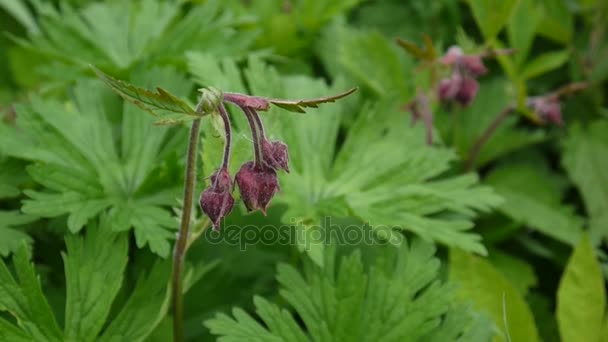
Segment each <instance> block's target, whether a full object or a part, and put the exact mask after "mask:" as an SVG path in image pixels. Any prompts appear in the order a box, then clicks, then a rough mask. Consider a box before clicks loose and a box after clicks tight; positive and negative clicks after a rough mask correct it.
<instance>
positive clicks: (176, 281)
mask: <svg viewBox="0 0 608 342" xmlns="http://www.w3.org/2000/svg"><path fill="white" fill-rule="evenodd" d="M197 110H198V108H197ZM200 127H201V120H200V119H197V120H194V121H193V122H192V127H191V128H190V140H189V143H188V155H187V159H186V180H185V181H184V200H183V202H184V208H183V210H182V217H181V223H180V226H179V232H178V233H177V239H176V241H175V249H174V250H173V274H172V278H171V291H172V293H171V296H172V299H173V341H174V342H182V341H183V340H184V297H183V293H182V273H183V270H184V260H185V258H186V249H187V246H188V230H189V228H190V218H191V215H192V202H193V201H192V197H193V193H194V186H195V181H196V157H197V147H198V137H199V131H200Z"/></svg>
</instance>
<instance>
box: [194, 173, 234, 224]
mask: <svg viewBox="0 0 608 342" xmlns="http://www.w3.org/2000/svg"><path fill="white" fill-rule="evenodd" d="M210 178H211V185H210V186H209V187H208V188H207V189H205V190H204V191H203V192H202V193H201V196H200V200H199V204H200V206H201V209H202V210H203V212H204V213H205V214H206V215H207V216H209V219H211V222H212V223H213V228H214V229H215V230H219V226H220V221H221V220H222V218H224V217H226V216H227V215H228V214H229V213H230V211H231V210H232V207H233V206H234V198H233V197H232V194H231V192H232V178H231V177H230V173H229V172H228V169H226V168H222V169H219V170H217V171H216V172H214V173H213V175H211V177H210Z"/></svg>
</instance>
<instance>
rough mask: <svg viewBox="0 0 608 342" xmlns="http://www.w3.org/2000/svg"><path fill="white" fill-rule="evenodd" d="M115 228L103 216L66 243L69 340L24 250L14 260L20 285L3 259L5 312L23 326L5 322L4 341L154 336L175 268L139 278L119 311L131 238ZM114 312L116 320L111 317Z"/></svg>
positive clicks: (0, 290)
mask: <svg viewBox="0 0 608 342" xmlns="http://www.w3.org/2000/svg"><path fill="white" fill-rule="evenodd" d="M111 222H112V221H111V220H109V219H108V217H107V216H103V217H102V218H101V219H100V220H99V224H92V225H91V226H90V227H89V228H88V229H87V233H86V235H85V236H84V237H80V236H77V235H69V236H67V237H66V245H67V253H66V254H63V260H64V266H65V277H66V303H65V310H66V313H65V327H64V334H65V335H64V334H62V332H61V330H60V328H59V327H58V325H57V323H56V322H55V317H54V316H53V312H52V311H51V307H50V306H49V304H48V302H47V300H46V298H45V297H44V295H43V293H42V290H41V288H40V284H39V281H38V276H37V275H36V274H35V272H34V269H33V267H32V263H31V262H30V261H29V258H30V256H29V255H28V253H27V250H26V249H25V247H23V248H21V249H20V250H19V251H18V252H17V253H16V254H15V255H14V256H13V264H14V268H15V270H16V274H17V278H18V282H17V281H15V279H14V278H13V277H12V275H11V274H10V272H9V270H8V268H7V266H6V265H5V264H4V261H3V260H1V259H0V311H7V312H8V313H9V314H10V315H12V316H13V317H14V318H15V319H16V320H17V322H18V326H15V325H13V324H11V323H9V322H8V321H6V320H4V319H2V318H0V338H2V337H5V336H6V337H7V338H8V339H7V341H21V340H26V341H57V342H60V341H108V342H110V341H112V342H114V341H122V340H129V341H144V340H145V339H146V337H147V336H148V335H150V333H151V332H152V331H153V330H154V329H155V328H156V326H157V325H158V324H159V323H160V321H161V320H162V319H163V317H165V316H166V314H167V310H168V307H169V298H170V297H169V286H168V279H169V274H170V272H171V268H170V263H169V262H168V261H167V262H158V263H156V264H155V265H154V266H153V267H152V269H151V270H150V272H149V273H147V272H140V276H139V280H138V281H137V283H136V284H135V286H133V291H132V292H131V293H130V295H129V292H128V290H130V289H128V290H127V291H124V292H125V294H126V295H127V296H128V299H127V301H126V303H124V305H122V306H121V305H119V304H122V303H117V302H116V301H115V298H116V297H117V295H118V292H119V290H120V289H121V287H122V286H123V285H125V284H123V279H124V273H125V268H126V264H127V259H128V258H127V256H128V237H127V236H126V235H125V234H120V233H115V232H112V230H111V228H112V227H111ZM108 247H110V248H108ZM146 273H147V274H146ZM127 286H128V284H127ZM114 310H116V312H117V314H116V315H113V316H110V312H111V311H112V312H114ZM100 333H101V336H99V334H100Z"/></svg>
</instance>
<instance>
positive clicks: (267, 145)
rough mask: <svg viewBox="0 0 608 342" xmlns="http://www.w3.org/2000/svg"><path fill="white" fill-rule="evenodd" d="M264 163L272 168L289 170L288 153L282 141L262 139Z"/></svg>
mask: <svg viewBox="0 0 608 342" xmlns="http://www.w3.org/2000/svg"><path fill="white" fill-rule="evenodd" d="M262 154H263V158H264V163H265V164H266V165H267V166H268V167H271V168H272V169H274V170H279V169H282V170H284V171H285V172H289V153H288V148H287V145H285V144H284V143H283V142H282V141H268V140H266V139H264V140H263V141H262Z"/></svg>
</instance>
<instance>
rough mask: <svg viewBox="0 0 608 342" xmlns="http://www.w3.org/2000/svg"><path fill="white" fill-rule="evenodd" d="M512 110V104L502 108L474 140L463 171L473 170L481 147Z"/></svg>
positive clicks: (513, 108)
mask: <svg viewBox="0 0 608 342" xmlns="http://www.w3.org/2000/svg"><path fill="white" fill-rule="evenodd" d="M513 110H515V107H513V106H508V107H506V108H504V109H503V110H502V111H501V112H500V113H498V115H497V116H496V117H495V118H494V120H493V121H492V122H491V123H490V125H489V126H488V127H487V128H486V130H485V131H484V132H483V134H482V135H481V137H479V139H477V141H476V142H475V144H474V145H473V146H472V147H471V150H470V151H469V156H468V159H467V161H466V163H465V171H467V172H468V171H471V170H473V168H474V167H475V162H476V161H477V157H478V156H479V152H480V151H481V148H482V147H483V146H484V145H485V144H486V143H487V142H488V140H490V138H491V137H492V134H494V132H496V130H497V129H498V127H499V126H500V124H502V122H503V121H505V119H506V118H507V116H509V114H511V112H512V111H513Z"/></svg>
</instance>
